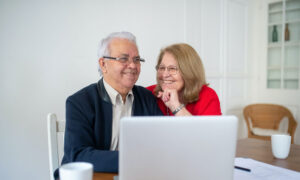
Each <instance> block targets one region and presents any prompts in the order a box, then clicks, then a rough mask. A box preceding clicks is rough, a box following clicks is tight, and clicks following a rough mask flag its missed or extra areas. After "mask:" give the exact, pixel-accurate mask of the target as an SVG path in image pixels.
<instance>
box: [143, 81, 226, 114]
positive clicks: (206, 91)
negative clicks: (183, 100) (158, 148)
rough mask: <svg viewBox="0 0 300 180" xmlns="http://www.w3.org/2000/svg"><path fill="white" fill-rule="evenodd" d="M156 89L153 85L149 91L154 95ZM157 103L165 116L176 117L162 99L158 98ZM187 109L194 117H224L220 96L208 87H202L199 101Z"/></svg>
mask: <svg viewBox="0 0 300 180" xmlns="http://www.w3.org/2000/svg"><path fill="white" fill-rule="evenodd" d="M155 87H156V85H152V86H149V87H147V89H148V90H150V91H151V92H152V93H153V94H154V89H155ZM156 102H157V104H158V106H159V108H160V110H161V111H162V112H163V114H164V115H169V116H174V115H173V114H172V112H171V110H170V109H168V108H167V107H166V106H165V104H164V102H163V101H162V100H161V99H160V98H156ZM185 108H186V109H187V110H188V111H189V112H190V113H191V114H192V115H222V112H221V107H220V101H219V98H218V95H217V93H216V92H215V91H214V90H213V89H212V88H210V87H208V86H207V85H204V86H202V88H201V91H200V93H199V99H198V101H196V102H193V103H189V104H187V105H186V106H185Z"/></svg>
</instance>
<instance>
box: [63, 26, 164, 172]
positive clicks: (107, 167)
mask: <svg viewBox="0 0 300 180" xmlns="http://www.w3.org/2000/svg"><path fill="white" fill-rule="evenodd" d="M98 56H99V68H100V70H101V73H102V75H103V78H101V79H100V80H99V82H98V83H95V84H91V85H89V86H87V87H85V88H83V89H81V90H80V91H78V92H76V93H75V94H73V95H71V96H70V97H68V99H67V102H66V131H65V147H64V153H65V154H64V157H63V160H62V164H65V163H68V162H74V161H84V162H90V163H92V164H93V165H94V171H96V172H118V144H119V125H120V119H121V118H122V117H124V116H151V115H162V112H161V111H160V109H159V108H158V106H157V104H156V101H155V98H154V96H153V95H152V93H151V92H150V91H148V90H146V89H145V88H143V87H140V86H136V85H135V82H136V81H137V80H138V77H139V74H140V70H141V62H143V61H144V60H143V59H142V58H140V56H139V51H138V48H137V45H136V41H135V36H134V35H132V34H131V33H129V32H117V33H112V34H110V35H109V36H108V37H107V38H105V39H103V40H102V41H101V42H100V44H99V51H98Z"/></svg>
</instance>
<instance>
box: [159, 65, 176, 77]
mask: <svg viewBox="0 0 300 180" xmlns="http://www.w3.org/2000/svg"><path fill="white" fill-rule="evenodd" d="M166 70H167V71H168V73H169V74H171V75H176V74H177V71H178V68H177V67H176V66H168V67H166V66H156V71H157V72H158V73H164V72H165V71H166Z"/></svg>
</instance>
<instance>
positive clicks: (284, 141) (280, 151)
mask: <svg viewBox="0 0 300 180" xmlns="http://www.w3.org/2000/svg"><path fill="white" fill-rule="evenodd" d="M271 144H272V153H273V156H274V157H276V158H278V159H285V158H287V157H288V155H289V152H290V146H291V136H290V135H285V134H274V135H272V136H271Z"/></svg>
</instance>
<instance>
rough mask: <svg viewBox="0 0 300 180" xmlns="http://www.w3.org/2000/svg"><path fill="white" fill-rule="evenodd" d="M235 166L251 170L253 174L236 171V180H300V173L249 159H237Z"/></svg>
mask: <svg viewBox="0 0 300 180" xmlns="http://www.w3.org/2000/svg"><path fill="white" fill-rule="evenodd" d="M234 165H236V166H241V167H245V168H249V169H251V172H247V171H242V170H238V169H235V170H234V180H300V172H297V171H292V170H289V169H285V168H281V167H277V166H273V165H270V164H266V163H263V162H260V161H256V160H253V159H249V158H235V162H234Z"/></svg>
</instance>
